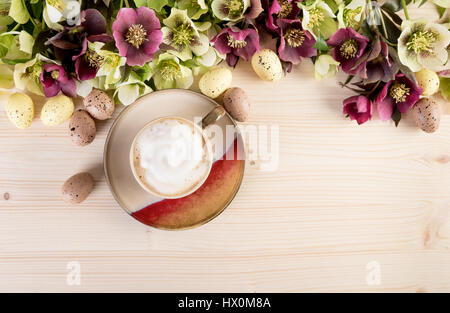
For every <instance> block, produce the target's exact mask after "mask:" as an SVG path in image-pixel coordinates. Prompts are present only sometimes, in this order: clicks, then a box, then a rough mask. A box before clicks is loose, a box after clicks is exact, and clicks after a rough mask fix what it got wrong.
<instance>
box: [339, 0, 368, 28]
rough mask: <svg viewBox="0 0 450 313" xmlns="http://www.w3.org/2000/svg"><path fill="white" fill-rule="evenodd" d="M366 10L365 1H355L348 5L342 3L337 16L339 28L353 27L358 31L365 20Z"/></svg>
mask: <svg viewBox="0 0 450 313" xmlns="http://www.w3.org/2000/svg"><path fill="white" fill-rule="evenodd" d="M365 8H366V1H365V0H353V1H351V2H350V3H349V4H347V5H345V4H344V3H341V4H340V5H339V11H338V14H337V19H338V22H339V28H346V27H351V28H353V29H355V30H357V29H358V28H359V27H360V26H361V24H362V22H363V20H364V15H365V14H364V11H365Z"/></svg>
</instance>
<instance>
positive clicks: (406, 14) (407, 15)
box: [401, 0, 409, 20]
mask: <svg viewBox="0 0 450 313" xmlns="http://www.w3.org/2000/svg"><path fill="white" fill-rule="evenodd" d="M401 1H402V7H403V11H404V12H405V17H406V19H407V20H409V14H408V9H407V8H406V1H405V0H401Z"/></svg>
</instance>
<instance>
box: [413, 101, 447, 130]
mask: <svg viewBox="0 0 450 313" xmlns="http://www.w3.org/2000/svg"><path fill="white" fill-rule="evenodd" d="M441 114H442V112H441V107H440V106H439V103H437V102H436V101H435V100H433V99H430V98H422V99H420V100H419V101H418V102H417V103H416V104H415V105H414V108H413V115H414V121H415V122H416V125H417V126H418V127H419V128H420V129H422V130H423V131H424V132H427V133H433V132H435V131H436V130H437V129H438V128H439V124H440V122H441Z"/></svg>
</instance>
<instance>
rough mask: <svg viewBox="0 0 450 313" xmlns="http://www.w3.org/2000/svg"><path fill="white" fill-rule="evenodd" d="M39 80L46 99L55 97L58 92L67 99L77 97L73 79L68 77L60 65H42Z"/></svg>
mask: <svg viewBox="0 0 450 313" xmlns="http://www.w3.org/2000/svg"><path fill="white" fill-rule="evenodd" d="M40 80H41V83H42V86H43V87H44V94H45V96H46V97H47V98H51V97H54V96H56V95H57V94H58V93H59V92H60V91H62V93H63V94H65V95H66V96H68V97H72V98H75V97H76V96H77V85H76V83H75V79H73V77H70V76H69V75H68V74H67V73H66V71H65V70H64V68H63V67H62V66H61V65H58V64H44V65H43V66H42V72H41V77H40Z"/></svg>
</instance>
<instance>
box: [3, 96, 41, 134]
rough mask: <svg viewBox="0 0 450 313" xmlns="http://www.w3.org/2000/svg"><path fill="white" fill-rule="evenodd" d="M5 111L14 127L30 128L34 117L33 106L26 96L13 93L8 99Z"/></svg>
mask: <svg viewBox="0 0 450 313" xmlns="http://www.w3.org/2000/svg"><path fill="white" fill-rule="evenodd" d="M5 110H6V114H7V115H8V118H9V120H10V121H11V122H12V123H13V124H14V126H16V127H17V128H20V129H26V128H28V127H30V125H31V122H32V121H33V117H34V104H33V100H31V98H30V97H29V96H28V95H26V94H24V93H21V92H16V93H13V94H12V95H10V96H9V97H8V101H7V102H6V106H5Z"/></svg>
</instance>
